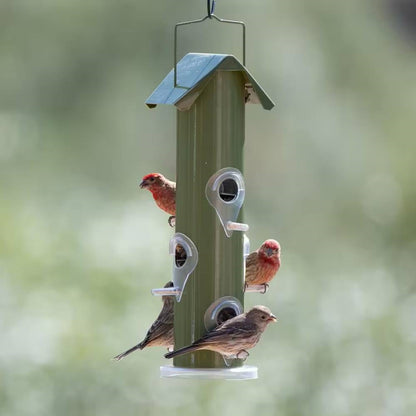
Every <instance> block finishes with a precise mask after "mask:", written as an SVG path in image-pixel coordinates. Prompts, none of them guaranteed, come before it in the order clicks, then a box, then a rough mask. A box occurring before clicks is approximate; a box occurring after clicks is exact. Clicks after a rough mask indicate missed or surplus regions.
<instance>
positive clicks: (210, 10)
mask: <svg viewBox="0 0 416 416" xmlns="http://www.w3.org/2000/svg"><path fill="white" fill-rule="evenodd" d="M211 1H212V3H211ZM214 9H215V0H207V12H208V13H207V15H206V16H205V17H203V18H202V19H197V20H190V21H187V22H180V23H177V24H176V25H175V31H174V40H173V86H174V87H175V88H176V87H178V88H185V87H182V86H181V85H178V76H177V71H176V65H177V62H178V56H177V55H178V53H177V49H178V28H179V27H181V26H185V25H191V24H194V23H201V22H204V21H205V20H207V19H212V18H214V19H215V20H217V21H218V22H220V23H231V24H234V25H240V26H241V27H242V31H243V33H242V34H243V65H244V66H245V65H246V25H245V24H244V22H240V21H238V20H228V19H220V18H219V17H218V16H216V15H215V14H214Z"/></svg>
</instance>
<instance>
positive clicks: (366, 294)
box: [0, 0, 416, 416]
mask: <svg viewBox="0 0 416 416" xmlns="http://www.w3.org/2000/svg"><path fill="white" fill-rule="evenodd" d="M205 14H206V2H205V1H203V0H198V1H192V2H191V1H189V0H188V1H185V0H177V1H175V2H172V1H169V2H168V1H161V0H156V1H153V2H150V1H149V2H143V1H137V0H136V1H133V0H119V1H104V0H101V1H98V0H90V1H81V0H66V1H52V0H39V1H30V0H1V3H0V414H1V415H5V416H30V415H36V416H37V415H59V416H61V415H62V416H64V415H71V416H72V415H78V416H83V415H85V416H87V415H100V416H105V415H115V414H122V415H125V416H129V415H164V414H169V415H185V416H186V415H196V414H198V415H209V414H227V415H241V416H244V415H254V414H261V415H285V416H299V415H305V416H306V415H308V416H311V415H319V416H326V415H328V416H343V415H346V416H347V415H366V416H372V415H377V416H384V415H386V416H387V415H388V416H391V415H406V416H409V415H412V414H415V413H416V395H415V394H414V393H415V387H416V357H415V351H416V324H415V319H416V280H415V270H416V221H415V214H416V186H415V173H416V168H415V166H416V145H415V131H416V121H415V119H416V117H415V114H416V12H415V3H414V2H413V1H411V0H391V1H387V0H384V1H375V0H374V1H371V0H365V1H363V0H349V1H327V0H314V1H310V0H296V1H293V0H279V1H275V0H263V1H256V2H253V1H248V0H218V1H217V7H216V14H217V15H218V16H220V17H223V18H234V19H238V20H243V21H245V22H246V24H247V67H248V68H249V70H250V71H251V72H252V73H253V75H254V77H255V78H256V79H257V80H258V81H259V83H260V84H261V85H262V87H263V88H264V89H265V90H266V91H267V92H268V94H269V95H270V96H271V97H272V99H273V100H275V101H276V103H277V107H276V108H275V109H273V110H272V111H271V112H268V111H265V110H263V109H262V108H261V107H260V106H252V105H250V106H247V112H246V114H247V120H246V153H245V154H246V156H245V180H246V187H247V193H246V202H245V218H246V221H247V222H248V223H249V224H250V227H251V228H250V232H249V237H250V240H251V245H252V248H256V247H258V246H259V244H260V243H261V242H262V241H263V240H265V239H266V238H277V239H278V240H279V241H280V242H281V244H282V247H283V253H282V261H283V265H282V268H281V270H280V272H279V274H278V277H277V278H276V280H275V281H274V282H273V284H272V287H271V290H270V291H269V292H268V293H267V294H266V295H260V294H250V295H247V296H246V307H251V306H253V305H255V304H259V303H262V304H266V305H268V306H269V307H270V308H271V309H272V311H273V312H274V313H275V314H276V315H278V316H279V318H280V320H279V323H278V324H277V325H275V326H273V327H270V328H269V330H268V331H267V332H266V333H265V334H264V337H263V339H262V341H261V342H260V344H259V345H258V346H257V347H256V348H255V349H254V350H253V351H252V352H251V355H250V357H249V359H248V361H247V363H248V364H250V365H257V366H258V368H259V376H260V378H259V379H258V380H257V381H246V382H226V381H198V382H195V381H187V380H166V379H160V378H159V366H160V365H163V364H166V363H167V362H166V360H165V359H164V358H163V357H162V354H163V353H164V350H163V349H160V348H153V349H152V348H149V349H147V350H144V351H141V352H140V351H139V352H136V353H135V354H134V355H132V356H130V357H128V358H127V359H125V360H123V361H122V362H119V363H116V362H112V361H110V358H111V357H113V356H114V355H115V354H118V353H120V352H122V351H123V350H125V349H126V348H128V347H130V346H132V345H134V344H135V343H136V342H137V341H139V340H140V339H142V338H143V337H144V335H145V333H146V331H147V329H148V327H149V326H150V324H151V323H152V322H153V320H154V319H155V317H156V316H157V314H158V313H159V310H160V308H161V303H160V299H158V298H154V297H152V296H151V295H150V289H151V288H154V287H161V285H162V284H164V283H165V282H166V281H167V280H169V278H170V272H171V258H170V256H169V255H168V242H169V239H170V238H171V235H172V230H171V229H170V228H169V227H168V225H167V215H166V214H165V213H163V212H162V211H160V210H158V209H157V208H156V207H155V205H154V202H153V200H152V198H151V196H150V194H149V193H148V192H145V191H140V190H139V188H138V180H139V179H140V178H141V177H142V176H143V175H144V174H146V173H149V172H154V171H156V172H157V171H159V172H162V173H164V174H165V175H166V176H167V177H169V178H174V177H175V159H174V157H172V155H174V154H175V134H176V125H175V109H174V108H173V107H163V106H160V107H158V108H157V109H155V110H149V109H147V108H146V107H145V105H144V101H145V100H146V98H147V97H148V96H149V95H150V93H151V92H152V91H153V89H154V88H155V87H156V86H157V85H158V84H159V82H160V81H161V80H162V79H163V78H164V76H165V75H166V74H167V73H168V72H169V70H170V69H171V67H172V59H173V57H172V56H173V26H174V24H175V23H176V22H179V21H183V20H190V19H195V18H200V17H202V16H204V15H205ZM180 33H181V35H180V40H179V53H180V55H181V56H182V55H183V54H185V53H186V52H189V51H194V52H205V51H211V52H230V53H233V54H235V55H236V56H237V57H241V34H240V32H239V28H234V27H232V28H228V27H227V25H220V24H218V23H215V22H205V23H204V24H201V25H198V26H195V27H191V28H184V29H183V30H182V31H181V32H180ZM116 412H117V413H116Z"/></svg>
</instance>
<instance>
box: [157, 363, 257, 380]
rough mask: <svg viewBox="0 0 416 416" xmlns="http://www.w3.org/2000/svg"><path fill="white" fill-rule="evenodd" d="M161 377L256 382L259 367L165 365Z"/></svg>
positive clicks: (161, 370)
mask: <svg viewBox="0 0 416 416" xmlns="http://www.w3.org/2000/svg"><path fill="white" fill-rule="evenodd" d="M160 377H163V378H192V379H201V380H210V379H211V380H212V379H218V380H254V379H256V378H258V376H257V367H254V366H251V365H243V366H242V367H234V368H185V367H174V366H172V365H164V366H161V367H160Z"/></svg>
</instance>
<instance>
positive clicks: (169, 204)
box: [140, 173, 176, 226]
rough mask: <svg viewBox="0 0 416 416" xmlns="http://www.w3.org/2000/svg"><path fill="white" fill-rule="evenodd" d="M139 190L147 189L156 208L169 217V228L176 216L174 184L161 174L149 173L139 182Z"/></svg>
mask: <svg viewBox="0 0 416 416" xmlns="http://www.w3.org/2000/svg"><path fill="white" fill-rule="evenodd" d="M140 188H142V189H148V190H149V191H150V192H151V193H152V195H153V199H154V200H155V201H156V204H157V206H158V207H159V208H160V209H162V210H163V211H165V212H167V213H168V214H170V215H171V216H170V217H169V220H168V221H169V224H170V225H171V226H173V225H172V222H173V221H174V219H175V215H176V183H175V182H173V181H170V180H169V179H166V178H165V177H164V176H163V175H162V174H161V173H149V174H148V175H146V176H144V177H143V179H142V181H141V182H140Z"/></svg>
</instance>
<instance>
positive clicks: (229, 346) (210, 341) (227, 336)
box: [165, 305, 276, 358]
mask: <svg viewBox="0 0 416 416" xmlns="http://www.w3.org/2000/svg"><path fill="white" fill-rule="evenodd" d="M270 322H276V317H275V316H274V315H273V314H272V313H271V311H270V309H269V308H267V307H266V306H261V305H259V306H255V307H254V308H252V309H250V310H249V311H248V312H246V313H242V314H241V315H237V316H235V317H234V318H231V319H229V320H228V321H225V322H224V323H223V324H221V325H220V326H218V327H217V328H215V329H213V330H212V331H210V332H208V333H207V334H205V335H204V336H203V337H202V338H200V339H198V340H197V341H195V342H193V343H192V344H191V345H189V346H186V347H183V348H180V349H178V350H176V351H172V352H170V353H168V354H166V355H165V357H166V358H172V357H176V356H178V355H182V354H186V353H189V352H192V351H197V350H210V351H215V352H218V353H220V354H222V355H223V356H224V357H225V358H236V357H243V356H247V355H248V353H247V350H248V349H250V348H253V347H254V346H255V345H256V344H257V342H258V341H259V339H260V337H261V334H262V333H263V332H264V330H265V329H266V327H267V325H268V324H269V323H270Z"/></svg>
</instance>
